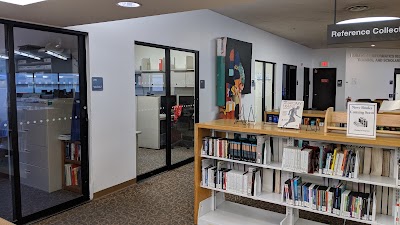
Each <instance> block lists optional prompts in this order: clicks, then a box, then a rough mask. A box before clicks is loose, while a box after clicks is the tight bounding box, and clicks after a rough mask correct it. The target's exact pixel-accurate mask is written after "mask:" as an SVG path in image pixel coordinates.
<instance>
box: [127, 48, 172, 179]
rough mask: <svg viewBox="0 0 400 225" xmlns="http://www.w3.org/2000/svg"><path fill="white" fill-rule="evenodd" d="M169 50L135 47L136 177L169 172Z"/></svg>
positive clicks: (170, 120)
mask: <svg viewBox="0 0 400 225" xmlns="http://www.w3.org/2000/svg"><path fill="white" fill-rule="evenodd" d="M165 56H166V50H165V49H163V48H156V47H149V46H142V45H135V65H136V71H135V91H136V117H137V118H136V121H137V122H136V131H137V135H136V137H137V140H136V141H137V153H136V157H137V159H136V162H137V164H136V170H137V171H136V174H137V175H138V177H141V176H143V175H146V174H150V175H151V174H155V173H158V172H159V171H162V170H166V167H167V145H168V143H167V140H168V139H167V133H168V127H169V126H171V123H172V122H173V118H172V117H171V114H170V112H169V111H168V101H169V100H171V101H176V99H172V98H171V99H168V98H167V89H166V88H167V86H166V79H167V76H166V73H165V71H166V69H165V65H166V64H165V63H166V62H165Z"/></svg>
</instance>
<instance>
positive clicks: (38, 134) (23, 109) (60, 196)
mask: <svg viewBox="0 0 400 225" xmlns="http://www.w3.org/2000/svg"><path fill="white" fill-rule="evenodd" d="M14 43H15V44H14V46H15V70H16V87H17V88H16V91H17V93H16V94H17V115H18V144H19V159H20V163H19V168H20V180H21V186H20V189H21V203H22V216H24V217H25V216H28V215H31V214H34V213H37V212H39V211H42V210H45V209H48V208H50V207H53V206H57V205H60V204H62V203H65V202H68V201H70V200H73V199H77V198H79V197H81V196H82V179H81V177H82V175H81V174H82V173H81V171H82V170H81V156H82V151H85V149H82V147H81V140H80V137H81V136H80V124H81V121H80V95H79V88H76V86H79V79H78V78H79V72H78V37H77V36H74V35H66V34H59V33H52V32H45V31H38V30H31V29H25V28H14ZM67 77H71V79H67Z"/></svg>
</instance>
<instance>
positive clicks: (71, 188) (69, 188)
mask: <svg viewBox="0 0 400 225" xmlns="http://www.w3.org/2000/svg"><path fill="white" fill-rule="evenodd" d="M74 143H75V144H79V145H80V144H81V143H80V142H79V141H75V142H74ZM67 144H71V142H70V141H66V140H62V141H61V157H62V159H61V162H62V164H61V167H62V168H61V171H62V174H61V175H62V188H63V190H67V191H71V192H75V193H79V194H82V186H77V185H71V186H67V185H66V184H65V166H64V165H65V164H75V165H79V166H81V162H80V161H77V160H70V159H66V158H65V146H66V145H67Z"/></svg>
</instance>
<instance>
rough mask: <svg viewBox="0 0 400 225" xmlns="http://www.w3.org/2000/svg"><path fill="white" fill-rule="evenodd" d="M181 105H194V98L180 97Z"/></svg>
mask: <svg viewBox="0 0 400 225" xmlns="http://www.w3.org/2000/svg"><path fill="white" fill-rule="evenodd" d="M179 105H194V96H179Z"/></svg>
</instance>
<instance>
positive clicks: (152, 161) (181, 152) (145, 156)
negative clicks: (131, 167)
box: [137, 146, 194, 175]
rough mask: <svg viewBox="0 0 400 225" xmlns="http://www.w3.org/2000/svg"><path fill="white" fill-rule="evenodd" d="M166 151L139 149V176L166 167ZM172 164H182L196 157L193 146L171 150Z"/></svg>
mask: <svg viewBox="0 0 400 225" xmlns="http://www.w3.org/2000/svg"><path fill="white" fill-rule="evenodd" d="M165 151H166V150H165V149H160V150H155V149H147V148H139V150H138V152H137V174H138V175H142V174H145V173H148V172H150V171H153V170H155V169H158V168H161V167H163V166H165V165H166V154H165ZM171 152H172V153H171V154H172V155H171V162H172V164H175V163H178V162H181V161H183V160H186V159H188V158H191V157H193V156H194V152H193V146H192V147H189V148H186V147H178V146H177V147H175V148H173V149H172V150H171Z"/></svg>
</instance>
